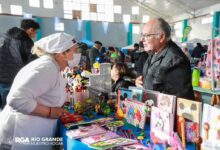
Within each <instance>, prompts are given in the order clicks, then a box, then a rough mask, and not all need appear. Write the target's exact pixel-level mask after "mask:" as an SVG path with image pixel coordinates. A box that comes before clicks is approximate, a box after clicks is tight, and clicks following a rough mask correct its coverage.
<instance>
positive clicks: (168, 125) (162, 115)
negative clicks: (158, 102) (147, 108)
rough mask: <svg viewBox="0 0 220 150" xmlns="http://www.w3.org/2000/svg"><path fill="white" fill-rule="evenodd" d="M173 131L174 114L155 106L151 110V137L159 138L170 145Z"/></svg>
mask: <svg viewBox="0 0 220 150" xmlns="http://www.w3.org/2000/svg"><path fill="white" fill-rule="evenodd" d="M173 131H174V114H171V113H168V112H167V111H164V110H162V109H160V108H157V107H154V106H153V107H152V110H151V126H150V132H151V135H152V136H155V137H157V138H158V139H160V140H161V141H162V142H163V143H165V142H168V143H170V140H171V139H170V134H171V133H172V132H173Z"/></svg>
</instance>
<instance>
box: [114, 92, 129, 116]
mask: <svg viewBox="0 0 220 150" xmlns="http://www.w3.org/2000/svg"><path fill="white" fill-rule="evenodd" d="M131 98H132V91H131V90H128V89H124V88H120V89H119V90H118V104H117V112H116V114H115V117H116V118H117V119H124V118H125V100H126V99H131Z"/></svg>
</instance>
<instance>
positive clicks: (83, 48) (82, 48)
mask: <svg viewBox="0 0 220 150" xmlns="http://www.w3.org/2000/svg"><path fill="white" fill-rule="evenodd" d="M87 50H88V45H87V44H86V43H82V42H81V43H79V44H78V53H80V54H81V60H80V64H81V65H85V68H86V70H88V71H90V70H91V64H90V61H89V56H88V53H87Z"/></svg>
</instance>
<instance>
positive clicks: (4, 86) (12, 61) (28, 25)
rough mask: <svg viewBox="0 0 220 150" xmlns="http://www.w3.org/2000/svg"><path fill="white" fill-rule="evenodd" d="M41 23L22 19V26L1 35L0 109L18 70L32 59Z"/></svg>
mask: <svg viewBox="0 0 220 150" xmlns="http://www.w3.org/2000/svg"><path fill="white" fill-rule="evenodd" d="M39 28H40V26H39V24H38V23H37V22H36V21H34V20H31V19H24V20H22V21H21V28H18V27H13V28H11V29H9V30H8V31H7V32H6V33H4V34H1V35H0V109H2V108H3V107H4V105H5V103H6V96H7V94H8V91H9V90H10V87H11V84H12V82H13V80H14V77H15V75H16V74H17V72H18V71H19V70H20V69H21V68H22V67H23V66H24V65H26V64H27V63H28V62H29V61H30V57H31V48H32V47H33V45H34V43H33V41H32V38H35V35H36V32H37V30H38V29H39Z"/></svg>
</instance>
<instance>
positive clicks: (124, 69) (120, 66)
mask: <svg viewBox="0 0 220 150" xmlns="http://www.w3.org/2000/svg"><path fill="white" fill-rule="evenodd" d="M113 67H115V68H116V69H117V70H118V75H119V78H122V77H124V76H127V75H128V72H129V71H128V66H127V65H126V64H124V63H115V64H114V65H113Z"/></svg>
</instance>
